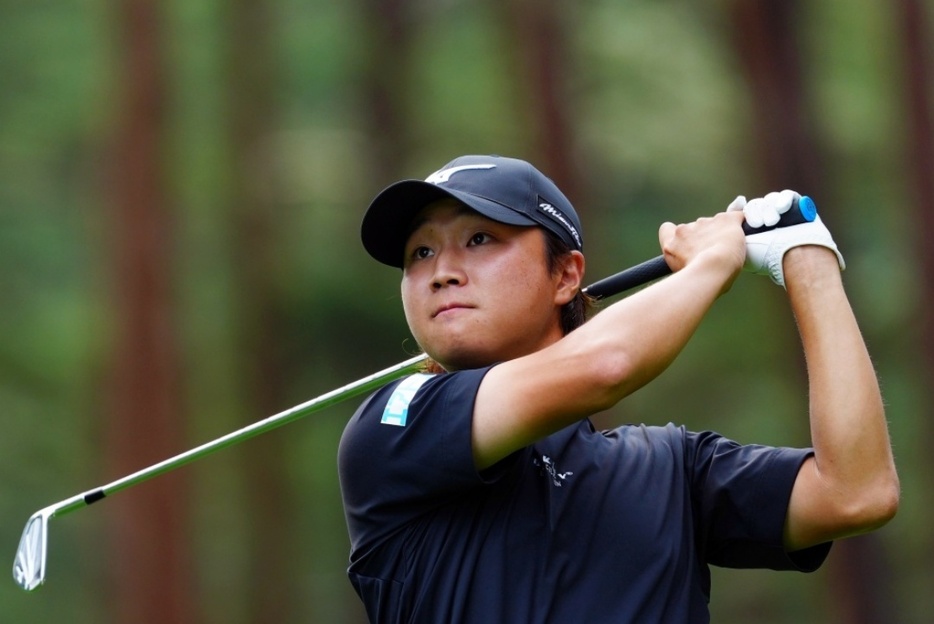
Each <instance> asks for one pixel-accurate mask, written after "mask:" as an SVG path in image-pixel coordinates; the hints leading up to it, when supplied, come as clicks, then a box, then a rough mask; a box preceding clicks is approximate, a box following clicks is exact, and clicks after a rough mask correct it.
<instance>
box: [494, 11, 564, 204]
mask: <svg viewBox="0 0 934 624" xmlns="http://www.w3.org/2000/svg"><path fill="white" fill-rule="evenodd" d="M495 5H496V6H498V7H500V8H501V10H502V11H503V12H504V16H505V19H504V20H503V25H504V27H505V36H504V39H505V40H506V41H507V42H510V43H511V45H514V46H515V54H516V57H517V61H518V62H517V63H516V72H515V74H516V76H517V77H518V79H519V84H520V85H521V89H520V93H522V94H525V95H526V97H524V98H519V99H518V100H517V104H518V107H519V111H518V112H519V118H520V119H522V118H528V119H529V120H530V125H531V127H530V128H529V130H530V131H531V136H532V137H533V142H532V146H533V149H532V153H533V154H535V157H534V158H533V160H534V161H535V162H534V163H533V164H534V165H535V166H536V167H538V168H539V169H541V170H542V172H543V173H546V174H547V175H548V176H549V177H550V178H551V179H552V180H554V182H555V184H557V185H558V187H559V188H560V189H561V190H562V191H564V194H565V195H567V197H568V199H570V200H571V203H572V204H573V205H574V208H575V209H577V210H578V211H580V207H581V206H582V202H580V201H578V195H579V191H580V188H581V184H580V183H579V179H578V178H579V176H578V173H577V170H576V168H575V166H574V155H575V153H574V140H573V136H574V135H573V132H574V131H573V128H572V123H571V120H572V119H573V117H574V114H573V111H572V110H571V105H570V97H569V89H568V71H569V68H568V66H567V59H568V58H569V56H570V50H569V47H568V44H567V41H568V33H567V22H568V15H567V12H568V11H569V10H570V9H568V4H567V3H566V2H560V1H559V0H507V1H506V2H502V3H499V2H497V3H495Z"/></svg>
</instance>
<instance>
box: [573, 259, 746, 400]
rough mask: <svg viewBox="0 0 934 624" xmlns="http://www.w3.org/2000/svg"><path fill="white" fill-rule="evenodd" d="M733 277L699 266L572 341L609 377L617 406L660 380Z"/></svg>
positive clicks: (616, 308)
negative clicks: (623, 399)
mask: <svg viewBox="0 0 934 624" xmlns="http://www.w3.org/2000/svg"><path fill="white" fill-rule="evenodd" d="M735 275H736V273H735V271H731V270H730V269H728V268H724V267H723V266H722V265H720V264H718V263H717V262H707V261H705V260H703V259H702V260H700V261H697V262H694V263H692V264H690V265H688V266H687V267H685V268H683V269H681V270H680V271H678V272H676V273H675V274H673V275H672V276H670V277H668V278H666V279H665V280H663V281H661V282H658V283H656V284H654V285H652V286H651V287H649V288H646V289H644V290H642V291H640V292H638V293H636V294H634V295H632V296H630V297H627V298H626V299H624V300H622V301H620V302H619V303H616V304H614V305H613V306H610V307H609V308H607V309H605V310H604V311H602V312H601V313H600V314H598V315H597V316H596V317H595V318H593V319H592V320H591V321H590V322H588V323H587V324H586V325H584V326H583V327H582V328H581V329H580V330H579V331H580V336H574V337H573V338H574V339H580V340H582V341H585V344H586V346H585V347H584V350H585V351H586V352H587V353H589V354H591V355H590V357H591V358H592V359H591V363H590V365H591V366H593V367H594V368H596V369H598V370H602V371H604V372H606V373H607V377H606V379H605V381H606V385H607V391H608V393H609V394H608V396H607V398H606V403H609V404H613V403H615V402H617V401H619V400H620V399H622V398H623V397H625V396H626V395H628V394H631V393H632V392H634V391H635V390H637V389H638V388H640V387H642V386H643V385H645V384H647V383H649V382H650V381H651V380H652V379H654V378H655V377H657V376H658V375H659V374H661V373H662V372H663V371H664V370H665V369H666V368H667V367H668V366H669V365H670V364H671V362H672V361H673V360H674V359H675V358H676V357H677V356H678V354H679V353H680V352H681V351H682V350H683V349H684V347H685V346H686V345H687V343H688V342H689V340H690V338H691V337H692V336H693V335H694V333H695V331H696V330H697V328H698V326H699V325H700V323H701V321H702V320H703V318H704V317H705V316H706V314H707V313H708V311H709V310H710V308H711V307H712V306H713V304H714V303H715V302H716V300H717V298H718V297H719V296H720V294H721V293H722V292H724V291H725V290H726V289H728V288H729V285H730V284H731V283H732V281H733V279H734V278H735Z"/></svg>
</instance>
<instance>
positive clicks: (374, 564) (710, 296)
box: [338, 156, 899, 624]
mask: <svg viewBox="0 0 934 624" xmlns="http://www.w3.org/2000/svg"><path fill="white" fill-rule="evenodd" d="M796 197H797V196H796V194H795V193H794V192H791V191H784V192H781V193H771V194H769V195H766V196H765V197H762V198H757V199H754V200H751V201H749V202H748V203H747V202H746V201H745V199H743V198H742V197H739V198H737V200H735V201H734V202H733V204H731V205H730V206H729V209H728V210H726V211H724V212H721V213H719V214H716V215H714V216H713V217H708V218H701V219H698V220H697V221H695V222H693V223H687V224H682V225H674V224H672V223H664V224H662V225H661V227H660V228H659V232H658V236H659V242H660V245H661V249H662V251H663V253H664V256H665V259H666V261H667V263H668V264H669V266H670V267H671V269H672V270H673V271H674V273H673V275H671V276H670V277H668V278H666V279H664V280H662V281H660V282H657V283H655V284H653V285H651V286H649V287H647V288H644V289H643V290H641V291H639V292H638V293H636V294H634V295H632V296H630V297H627V298H625V299H623V300H621V301H619V302H617V303H614V304H613V305H609V306H607V307H606V308H605V309H603V310H602V311H600V312H599V313H598V314H595V315H593V318H591V319H590V320H586V322H585V319H586V315H587V307H588V302H587V300H586V297H585V295H582V293H581V285H582V279H583V276H584V255H583V253H582V252H583V233H582V231H581V224H580V220H579V218H578V216H577V214H576V212H575V211H574V208H573V207H572V206H571V204H570V202H569V201H568V200H567V199H566V198H565V196H564V195H563V194H562V193H561V191H560V190H559V189H558V188H557V187H556V186H555V185H554V184H553V183H552V182H551V181H550V180H549V179H548V178H547V177H545V176H544V175H543V174H542V173H541V172H539V171H538V170H537V169H535V168H534V167H533V166H532V165H530V164H529V163H527V162H524V161H521V160H516V159H511V158H502V157H496V156H465V157H461V158H458V159H456V160H454V161H452V162H451V163H449V164H447V165H446V166H444V167H443V168H442V169H440V170H439V171H437V172H436V173H434V174H432V175H431V176H429V177H428V178H427V180H425V181H420V180H419V181H416V180H406V181H402V182H398V183H396V184H394V185H392V186H389V187H388V188H386V189H385V190H383V191H382V192H381V193H380V194H379V195H377V197H376V198H375V199H374V200H373V202H372V203H371V204H370V206H369V209H368V210H367V212H366V215H365V216H364V219H363V225H362V237H363V244H364V247H365V248H366V250H367V251H368V252H369V253H370V255H371V256H373V257H374V258H375V259H376V260H378V261H379V262H382V263H384V264H387V265H390V266H393V267H398V268H400V269H401V270H402V304H403V308H404V311H405V317H406V320H407V322H408V325H409V328H410V329H411V332H412V334H413V336H414V337H415V340H416V341H417V342H418V345H419V346H420V347H421V348H422V349H423V350H424V351H425V352H426V353H427V354H428V356H429V357H430V358H431V361H432V363H433V366H432V367H431V369H430V370H429V371H427V372H425V373H420V374H416V375H413V376H410V377H407V378H405V379H402V380H401V381H397V382H394V383H391V384H389V385H387V386H386V387H384V388H382V389H380V390H378V391H376V392H375V393H374V394H372V395H371V396H370V397H368V398H367V399H366V401H365V402H364V403H363V404H362V405H361V406H360V408H359V409H358V411H357V413H356V414H355V415H354V416H353V418H352V419H351V421H350V422H349V423H348V425H347V428H346V430H345V432H344V435H343V437H342V439H341V443H340V449H339V458H338V460H339V468H340V480H341V489H342V495H343V501H344V508H345V514H346V520H347V526H348V530H349V534H350V541H351V553H350V565H349V569H348V573H349V576H350V580H351V582H352V584H353V586H354V588H355V589H356V591H357V593H358V594H359V595H360V598H361V599H362V601H363V603H364V605H365V607H366V611H367V614H368V616H369V619H370V620H371V621H372V622H425V623H432V624H440V623H445V624H450V623H467V622H472V623H473V622H475V623H477V624H490V623H509V624H517V623H522V624H535V623H545V622H556V623H587V624H594V623H601V622H614V623H620V622H707V621H709V612H708V602H709V599H710V595H711V588H710V573H709V568H708V566H709V565H718V566H727V567H734V568H771V569H775V570H799V571H805V572H807V571H812V570H815V569H816V568H818V567H819V566H820V565H821V563H822V562H823V561H824V559H825V557H826V556H827V553H828V551H829V549H830V543H831V541H832V540H835V539H838V538H843V537H847V536H850V535H855V534H858V533H863V532H866V531H871V530H873V529H876V528H878V527H880V526H882V525H883V524H885V523H886V522H887V521H888V520H889V519H891V518H892V516H893V515H894V514H895V512H896V509H897V506H898V498H899V486H898V477H897V475H896V471H895V466H894V462H893V459H892V453H891V448H890V443H889V437H888V432H887V426H886V421H885V416H884V412H883V407H882V400H881V397H880V394H879V388H878V384H877V381H876V377H875V374H874V371H873V368H872V365H871V363H870V359H869V356H868V355H867V351H866V347H865V345H864V343H863V340H862V338H861V335H860V331H859V329H858V327H857V324H856V321H855V319H854V316H853V313H852V311H851V308H850V305H849V303H848V301H847V297H846V295H845V293H844V289H843V286H842V281H841V270H842V268H843V266H844V264H843V257H842V256H841V255H840V253H839V251H838V250H837V247H836V245H835V244H834V241H833V239H832V237H831V235H830V233H829V232H828V230H827V228H826V227H825V226H824V224H823V223H822V222H821V221H820V219H819V218H818V219H817V220H816V221H814V222H812V223H805V224H801V225H795V226H790V227H784V228H778V229H774V230H772V231H770V232H766V233H761V234H755V235H753V236H750V237H748V238H747V237H746V236H744V234H743V230H742V228H741V225H742V222H743V221H744V219H745V220H746V221H747V222H749V223H750V225H753V226H758V225H762V224H763V223H765V224H774V223H775V222H776V221H777V220H778V218H779V216H780V215H781V214H782V213H783V212H784V211H786V210H788V208H789V207H790V206H791V204H792V202H793V201H794V200H795V198H796ZM744 266H745V267H746V268H747V269H749V270H751V271H753V272H757V273H765V274H768V275H770V276H771V278H772V279H773V280H774V281H775V282H776V283H778V284H780V285H781V286H783V287H784V288H785V290H786V292H787V296H788V301H789V303H790V308H791V312H792V313H793V314H794V317H795V320H796V322H797V326H798V330H799V332H800V337H801V343H802V345H803V349H804V357H805V360H806V362H807V367H808V380H809V389H810V390H809V392H810V394H809V397H810V409H809V412H810V414H809V418H810V430H811V445H812V447H813V448H807V449H794V448H775V447H767V446H759V445H741V444H737V443H736V442H733V441H730V440H728V439H725V438H724V437H722V436H721V435H718V434H716V433H713V432H709V431H708V432H692V431H687V430H685V428H684V427H681V426H678V425H677V424H665V423H666V421H667V419H668V418H670V415H667V414H660V415H659V416H658V421H657V422H656V423H652V424H643V425H625V426H621V427H619V428H617V429H614V430H611V431H597V430H595V428H594V426H593V424H592V423H591V422H590V420H589V419H588V417H589V416H591V415H593V414H596V413H598V412H600V411H603V410H606V409H607V408H610V407H612V406H614V405H615V404H616V403H618V402H619V401H621V400H623V399H624V398H625V397H626V396H627V395H629V394H631V393H633V392H635V391H636V390H638V389H639V388H640V387H642V386H644V385H645V384H647V383H649V382H651V381H652V380H653V379H655V377H656V376H658V375H659V374H660V373H661V372H662V371H664V370H665V368H666V367H667V366H668V365H669V364H670V363H671V362H672V361H673V360H674V359H675V358H676V357H677V356H678V354H679V352H680V351H681V350H682V349H683V348H684V346H685V345H686V344H687V342H688V340H689V339H690V338H691V335H692V334H693V333H694V331H695V330H696V329H697V327H698V325H699V324H700V323H701V321H702V320H703V318H704V316H705V314H706V313H707V312H708V310H710V308H711V306H712V305H713V304H714V302H715V301H716V300H717V299H718V298H719V297H721V296H723V295H725V294H726V293H727V292H728V291H729V290H730V286H731V284H732V283H733V281H734V280H735V279H736V277H737V276H738V275H739V273H740V271H741V270H742V269H743V267H744ZM761 331H762V332H767V331H769V328H768V327H767V326H763V327H761ZM750 348H755V340H754V339H753V340H750ZM735 383H736V384H737V385H740V384H742V383H744V380H743V379H742V378H737V379H736V380H735ZM756 411H757V410H756V407H755V406H754V405H750V406H748V412H749V414H748V415H749V417H755V415H756ZM797 417H798V416H797V415H795V414H792V415H789V418H797ZM804 417H805V416H804V415H802V416H801V418H804Z"/></svg>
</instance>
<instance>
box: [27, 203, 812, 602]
mask: <svg viewBox="0 0 934 624" xmlns="http://www.w3.org/2000/svg"><path fill="white" fill-rule="evenodd" d="M816 215H817V210H816V207H815V206H814V202H813V201H811V199H810V198H808V197H802V198H801V200H800V201H799V202H797V203H796V204H795V205H793V206H792V208H791V209H789V211H788V212H786V213H785V214H784V215H782V218H781V220H780V221H779V222H778V224H776V225H775V226H772V227H763V228H758V229H755V230H753V229H751V228H747V227H746V226H745V224H744V229H745V230H746V233H747V234H751V233H756V232H762V231H765V230H769V229H772V228H773V227H785V226H788V225H794V224H796V223H803V222H806V221H813V220H814V218H815V216H816ZM669 273H671V269H670V268H669V267H668V265H667V264H666V263H665V259H664V257H663V256H658V257H656V258H653V259H651V260H648V261H646V262H643V263H641V264H638V265H636V266H634V267H631V268H629V269H626V270H624V271H621V272H620V273H617V274H615V275H612V276H610V277H607V278H605V279H603V280H600V281H598V282H596V283H594V284H592V285H590V286H588V287H587V288H585V289H583V290H584V292H585V293H587V294H588V295H590V296H592V297H594V298H596V299H603V298H606V297H610V296H613V295H617V294H620V293H622V292H625V291H627V290H630V289H632V288H636V287H638V286H642V285H644V284H647V283H649V282H651V281H653V280H655V279H658V278H661V277H664V276H665V275H668V274H669ZM426 359H427V355H425V354H422V355H417V356H415V357H413V358H410V359H408V360H405V361H404V362H401V363H399V364H396V365H395V366H390V367H389V368H386V369H383V370H381V371H379V372H377V373H374V374H372V375H369V376H367V377H364V378H362V379H359V380H357V381H355V382H352V383H350V384H347V385H346V386H343V387H341V388H337V389H336V390H332V391H330V392H327V393H325V394H322V395H321V396H319V397H317V398H314V399H311V400H309V401H306V402H305V403H302V404H300V405H296V406H295V407H292V408H291V409H288V410H285V411H284V412H280V413H278V414H275V415H273V416H270V417H268V418H266V419H264V420H260V421H257V422H255V423H253V424H250V425H248V426H246V427H243V428H241V429H238V430H236V431H234V432H232V433H228V434H227V435H224V436H222V437H220V438H217V439H216V440H212V441H211V442H206V443H204V444H202V445H201V446H198V447H196V448H193V449H191V450H189V451H185V452H184V453H180V454H178V455H176V456H174V457H171V458H169V459H166V460H163V461H161V462H159V463H157V464H153V465H152V466H149V467H148V468H143V469H142V470H139V471H137V472H134V473H132V474H130V475H127V476H125V477H122V478H120V479H117V480H116V481H113V482H111V483H108V484H107V485H103V486H100V487H97V488H94V489H91V490H88V491H86V492H83V493H81V494H77V495H75V496H72V497H71V498H66V499H65V500H63V501H60V502H58V503H55V504H53V505H49V506H48V507H45V508H43V509H40V510H39V511H37V512H36V513H34V514H33V515H32V516H30V518H29V520H28V521H27V522H26V527H25V529H23V535H22V537H21V538H20V542H19V547H18V548H17V550H16V557H15V559H14V561H13V580H14V581H16V584H17V585H19V586H20V587H22V588H23V589H24V590H26V591H32V590H34V589H36V588H37V587H39V586H40V585H41V584H42V583H43V582H44V581H45V568H46V558H47V553H48V539H49V538H48V531H49V520H51V519H52V518H55V517H58V516H63V515H65V514H67V513H71V512H72V511H75V510H77V509H81V508H82V507H87V506H88V505H90V504H92V503H95V502H97V501H99V500H101V499H102V498H105V497H107V496H110V495H112V494H114V493H116V492H119V491H120V490H125V489H127V488H129V487H131V486H134V485H136V484H138V483H142V482H143V481H146V480H149V479H151V478H153V477H156V476H158V475H160V474H163V473H166V472H169V471H170V470H174V469H176V468H179V467H181V466H184V465H185V464H188V463H190V462H193V461H195V460H196V459H200V458H202V457H204V456H206V455H209V454H211V453H213V452H215V451H218V450H220V449H222V448H226V447H228V446H232V445H234V444H237V443H239V442H243V441H244V440H247V439H249V438H252V437H254V436H257V435H259V434H261V433H265V432H267V431H270V430H272V429H275V428H277V427H281V426H282V425H285V424H288V423H290V422H293V421H295V420H297V419H299V418H303V417H305V416H307V415H309V414H312V413H314V412H317V411H320V410H322V409H324V408H326V407H330V406H332V405H336V404H337V403H341V402H343V401H346V400H348V399H351V398H353V397H355V396H359V395H361V394H364V393H367V392H370V391H372V390H375V389H377V388H379V387H381V386H382V385H384V384H387V383H389V382H391V381H394V380H396V379H399V378H401V377H405V376H406V375H409V374H412V373H414V372H416V371H418V370H419V367H420V366H421V365H422V364H423V362H424V361H425V360H426Z"/></svg>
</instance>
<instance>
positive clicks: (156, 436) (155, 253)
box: [107, 0, 198, 624]
mask: <svg viewBox="0 0 934 624" xmlns="http://www.w3.org/2000/svg"><path fill="white" fill-rule="evenodd" d="M115 7H116V18H117V21H116V23H117V27H118V28H119V34H120V36H121V41H122V48H121V54H120V55H119V57H118V58H120V59H121V61H122V66H121V67H120V75H119V77H118V80H117V81H116V84H117V85H118V86H119V88H120V89H121V92H120V94H119V95H120V102H121V109H120V112H119V115H120V117H119V119H118V121H117V129H116V133H117V134H116V145H115V153H114V157H113V163H114V170H113V172H112V175H113V179H112V184H111V188H112V191H113V193H114V195H113V201H114V211H113V227H114V231H113V233H112V234H113V235H112V239H113V240H114V241H115V250H114V253H115V261H114V267H115V269H116V275H115V283H114V288H115V297H116V302H115V314H114V321H115V324H116V327H115V343H114V358H115V361H114V368H113V372H112V374H113V381H112V393H113V394H112V396H111V400H112V410H111V412H110V414H109V426H108V427H107V430H108V435H109V438H108V465H109V469H110V470H112V471H114V473H116V474H117V475H120V476H122V475H125V474H129V473H131V472H134V471H136V470H138V469H140V468H143V467H145V466H148V465H150V464H153V463H155V462H157V461H159V460H162V459H165V458H166V457H169V456H171V455H174V454H176V453H178V452H180V451H181V450H184V447H185V445H184V441H185V437H184V435H183V434H184V422H185V414H184V413H183V408H182V406H183V400H182V397H181V388H180V380H181V377H182V372H181V358H180V356H179V348H178V335H177V330H176V328H175V326H174V319H173V318H172V315H173V313H174V311H175V301H174V297H173V292H172V273H173V265H172V258H173V257H174V254H173V251H174V250H173V249H172V246H173V243H174V241H173V222H172V214H171V210H170V209H169V202H168V201H167V197H166V195H167V193H166V187H165V166H164V165H165V163H164V148H165V128H166V124H165V110H164V109H165V103H166V93H165V89H166V87H165V72H164V67H163V49H162V37H161V35H162V31H161V17H162V16H161V14H160V10H159V7H161V4H160V3H158V2H154V1H152V0H126V1H125V2H119V3H116V5H115ZM188 491H189V484H188V480H187V478H186V476H185V475H184V473H172V474H169V475H164V476H162V477H160V478H158V479H156V480H154V481H151V482H149V483H147V484H145V485H141V486H139V487H138V488H136V489H134V490H131V491H127V492H126V493H125V494H121V500H120V501H119V504H116V505H115V507H114V511H115V519H116V522H115V527H114V530H113V531H112V532H111V533H110V539H111V540H112V543H111V544H110V548H111V552H112V555H111V556H112V558H113V565H112V566H109V570H110V572H111V577H110V579H109V582H110V583H111V584H112V586H113V591H112V592H109V596H108V599H107V600H108V602H109V603H110V604H112V607H113V618H114V621H116V622H134V623H137V624H144V623H146V622H152V623H153V624H155V623H163V622H173V623H186V622H195V621H196V620H197V619H198V618H196V617H195V614H194V597H193V595H192V587H193V583H192V578H193V575H192V574H191V572H190V570H191V562H190V558H189V556H188V553H189V552H190V549H189V535H188V531H187V509H188V506H187V504H188V497H187V494H188ZM115 502H116V501H115Z"/></svg>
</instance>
